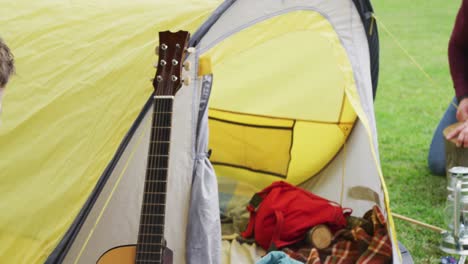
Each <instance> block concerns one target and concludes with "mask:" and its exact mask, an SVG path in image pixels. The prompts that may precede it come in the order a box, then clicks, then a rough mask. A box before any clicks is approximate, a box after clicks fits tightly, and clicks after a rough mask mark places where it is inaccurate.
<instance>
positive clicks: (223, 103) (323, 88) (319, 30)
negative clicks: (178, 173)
mask: <svg viewBox="0 0 468 264" xmlns="http://www.w3.org/2000/svg"><path fill="white" fill-rule="evenodd" d="M255 21H256V23H254V24H252V23H247V24H245V25H241V26H239V27H238V28H237V30H234V31H231V32H230V34H228V35H226V38H225V39H222V40H220V39H217V41H216V45H213V46H211V48H210V49H209V50H206V51H205V53H204V54H202V55H201V56H202V57H209V58H210V59H211V61H212V70H213V74H214V83H213V85H214V86H213V89H212V96H211V99H210V112H209V116H210V122H209V125H210V145H209V147H210V149H212V150H213V154H212V157H211V161H212V162H213V164H214V165H215V168H216V172H217V174H218V176H221V177H230V178H233V179H236V180H240V181H246V182H248V183H250V184H252V185H254V186H259V187H263V186H266V185H268V184H270V183H271V182H273V181H276V180H286V181H289V182H292V183H294V184H299V183H302V182H304V181H305V180H307V179H308V178H310V177H311V176H314V175H315V174H317V173H318V172H320V171H321V170H322V169H323V168H324V167H325V166H326V165H327V164H328V163H329V162H330V161H331V160H332V159H333V158H334V157H335V156H336V154H337V153H338V151H339V150H340V149H341V148H342V146H343V144H344V142H345V141H346V139H347V137H348V135H349V133H350V132H351V130H352V127H353V125H354V122H355V120H356V113H355V112H354V110H353V109H352V107H351V106H350V104H349V102H348V101H347V99H346V96H345V89H346V88H347V87H349V86H352V85H354V79H353V72H352V70H351V66H350V62H349V60H348V57H347V55H346V52H345V50H344V48H343V46H342V45H341V42H340V40H339V38H338V35H337V34H336V32H335V30H334V29H333V27H332V26H331V24H330V23H329V22H328V20H327V19H326V18H325V17H324V16H322V15H321V14H320V13H318V12H316V11H311V10H305V11H304V10H303V11H290V12H288V13H281V14H275V15H273V16H267V17H263V18H259V19H257V20H255ZM273 28H274V29H275V30H271V29H273ZM208 46H210V45H208ZM318 62H319V63H318Z"/></svg>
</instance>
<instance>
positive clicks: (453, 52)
mask: <svg viewBox="0 0 468 264" xmlns="http://www.w3.org/2000/svg"><path fill="white" fill-rule="evenodd" d="M448 53H449V63H450V73H451V75H452V80H453V85H454V87H455V94H456V96H457V98H458V99H459V100H460V99H461V98H464V97H468V0H463V3H462V6H461V7H460V10H459V11H458V15H457V19H456V21H455V27H454V28H453V32H452V37H451V38H450V42H449V50H448Z"/></svg>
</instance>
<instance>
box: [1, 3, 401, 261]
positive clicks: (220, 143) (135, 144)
mask: <svg viewBox="0 0 468 264" xmlns="http://www.w3.org/2000/svg"><path fill="white" fill-rule="evenodd" d="M353 3H354V4H353ZM353 3H351V2H350V1H345V0H339V1H319V0H315V1H299V0H297V1H296V0H294V1H293V0H285V1H275V3H271V2H268V1H260V0H258V1H247V0H238V1H234V0H232V1H225V2H224V3H223V4H222V5H221V7H218V6H219V4H221V3H220V1H215V0H191V1H189V0H178V1H149V0H138V1H131V2H129V1H121V0H118V1H105V0H99V1H66V2H63V1H62V2H57V1H52V0H41V1H34V2H33V3H32V2H31V1H24V0H18V1H14V2H8V3H2V8H1V9H0V34H1V36H2V37H3V38H4V39H5V41H6V42H7V43H8V44H9V45H10V46H11V48H12V51H13V53H14V54H15V59H16V65H17V75H16V76H15V77H14V78H13V79H12V82H11V83H10V84H9V86H8V89H7V92H6V96H5V100H4V112H3V115H2V124H1V125H0V157H1V158H0V181H1V182H2V184H1V185H0V186H1V187H0V188H1V192H0V193H1V198H2V199H0V209H1V210H2V211H3V212H4V213H2V214H1V216H0V259H1V260H2V262H5V263H43V262H44V261H46V260H47V261H48V263H56V262H62V261H63V262H64V263H90V262H89V261H95V259H96V256H99V255H100V254H102V253H103V250H104V248H107V249H109V248H111V247H112V246H111V244H112V243H113V244H119V243H121V244H122V243H132V241H134V240H135V239H136V236H135V235H136V231H135V228H137V227H138V218H139V214H138V212H139V209H140V207H139V206H140V203H141V197H140V196H135V197H133V198H129V196H130V195H131V194H132V193H135V188H140V187H142V182H143V176H144V168H145V161H146V160H145V157H146V155H147V150H146V149H147V148H148V142H149V135H148V131H149V123H150V114H151V113H150V111H149V109H150V106H151V100H149V101H148V98H149V97H150V95H151V92H152V89H153V88H152V86H151V82H150V81H149V80H150V78H152V77H153V76H154V71H155V70H154V68H153V67H152V65H153V63H154V62H155V61H156V60H157V57H156V56H155V55H154V48H155V46H156V45H157V43H158V40H157V32H158V31H163V30H168V29H171V30H179V29H184V30H188V31H190V32H192V33H194V32H196V29H198V31H197V33H195V34H194V35H193V38H192V42H191V44H192V46H194V47H195V48H196V52H195V53H194V54H193V55H192V56H191V57H190V59H189V60H190V61H191V62H192V67H191V68H192V69H191V70H189V71H188V72H187V74H188V75H189V76H190V77H189V78H191V79H192V80H194V82H192V84H190V85H189V88H193V89H188V88H187V89H185V90H184V89H182V91H183V92H182V93H181V95H179V97H181V98H182V99H180V100H179V101H180V102H185V103H186V104H185V105H189V106H190V107H196V108H190V107H188V109H189V110H193V109H197V110H198V109H199V105H198V104H199V103H200V98H198V97H199V95H200V93H201V92H202V91H203V83H204V81H202V79H201V77H199V76H200V75H204V74H206V73H212V74H213V79H212V80H209V86H210V87H211V85H212V92H211V98H210V103H209V129H210V137H209V148H210V149H212V150H213V152H212V155H211V157H210V161H211V162H212V163H213V165H214V169H215V172H216V174H217V176H218V180H219V182H220V184H221V183H222V182H223V181H224V180H225V179H231V180H234V181H239V182H242V183H245V184H246V185H249V186H250V187H252V188H253V189H255V190H259V189H261V188H263V187H265V186H266V185H268V184H269V183H271V182H273V181H276V180H286V181H289V182H291V183H294V184H301V185H302V186H303V187H304V188H307V189H309V190H311V191H313V192H315V193H317V194H320V195H322V196H324V197H327V198H328V199H331V200H335V201H337V202H339V203H341V204H342V205H343V206H349V207H353V209H354V210H355V212H356V213H357V214H360V213H362V212H364V211H366V210H368V209H369V208H370V207H371V206H372V205H374V204H378V205H380V206H381V207H382V208H385V209H386V214H387V215H388V216H389V217H388V220H389V223H390V226H392V221H391V217H390V215H389V214H388V212H389V211H388V210H389V204H388V197H387V193H386V188H385V184H384V182H383V177H382V174H381V170H380V165H379V161H378V150H377V138H376V135H377V133H376V130H375V120H374V115H373V105H372V98H373V90H374V89H375V87H376V79H377V76H376V71H377V70H376V65H375V62H376V61H375V58H376V57H377V58H378V54H377V53H376V48H375V45H376V41H377V31H376V25H375V24H374V23H373V19H372V16H369V14H371V12H372V9H371V7H370V5H369V2H368V1H367V0H362V1H361V0H357V1H354V2H353ZM366 12H367V13H366ZM203 22H205V23H203ZM203 60H205V61H206V60H210V61H211V70H207V67H206V66H203V65H202V66H200V67H198V66H199V65H198V63H199V61H203ZM203 71H209V72H203ZM180 104H182V103H180ZM177 107H179V106H177ZM180 107H182V106H180ZM177 109H179V108H177ZM180 109H181V110H178V112H180V115H179V116H180V117H178V118H177V120H176V124H177V126H180V127H181V129H180V130H178V131H185V132H180V133H179V132H178V134H181V135H180V136H181V138H183V139H180V140H178V141H177V143H175V144H176V146H173V147H174V148H175V149H176V150H180V152H176V153H181V154H180V155H178V156H177V157H176V158H174V160H176V161H177V162H178V163H177V164H181V165H177V167H174V168H173V169H171V170H172V171H174V173H177V174H182V175H186V176H187V177H188V178H184V179H179V182H177V183H173V186H179V187H177V188H179V189H177V191H174V193H177V195H178V196H177V197H174V199H173V201H171V203H174V204H171V205H167V207H168V208H171V209H173V208H179V209H180V210H179V209H178V210H169V211H170V212H169V213H168V216H166V223H167V222H168V221H167V220H168V219H169V220H170V219H174V218H176V216H172V214H173V213H174V214H175V213H176V212H177V211H183V212H184V213H182V217H181V218H183V219H182V220H180V219H179V220H174V222H176V223H177V224H179V226H178V229H185V225H186V224H187V219H186V216H187V215H188V214H189V208H188V207H189V206H188V204H189V201H190V191H191V181H192V180H191V176H192V174H191V173H192V171H193V170H194V169H193V167H194V164H196V161H194V160H197V157H196V155H194V154H193V153H191V152H190V146H192V145H196V144H197V143H196V139H195V138H194V137H192V136H193V135H194V134H197V133H199V131H198V130H197V129H198V128H199V127H198V126H199V124H202V125H203V126H206V124H205V123H203V122H201V121H200V120H201V119H203V118H201V119H198V117H197V115H194V114H193V111H185V112H184V111H183V110H182V109H183V108H180ZM176 113H177V111H176ZM135 120H136V121H135ZM184 124H185V126H187V124H190V125H189V126H188V129H187V130H184V129H185V127H184ZM175 128H176V127H174V128H173V129H175ZM202 134H203V136H204V137H207V131H203V132H202ZM173 147H171V148H173ZM172 163H175V162H172ZM174 166H175V165H174ZM135 175H142V176H141V177H140V176H135ZM174 188H176V187H174ZM356 190H358V191H356ZM221 191H224V190H222V188H221V187H220V192H221ZM236 191H239V192H245V189H244V190H233V192H236ZM251 194H252V193H251V192H247V195H251ZM192 199H193V197H192ZM177 202H178V203H177ZM119 206H127V207H125V210H124V211H122V210H121V209H122V208H120V207H119ZM182 207H183V208H182ZM119 212H120V215H117V214H118V213H119ZM135 223H136V227H135ZM173 229H175V228H173ZM116 230H118V231H119V232H117V233H120V234H122V237H119V235H118V234H117V233H116ZM171 232H173V233H171ZM390 232H391V233H392V234H393V235H395V230H393V229H392V228H390ZM169 233H171V234H176V235H175V236H174V237H178V238H179V240H180V241H173V240H172V238H171V239H169V240H168V243H169V245H171V246H172V247H173V248H175V249H178V253H177V254H179V255H180V256H176V260H181V261H185V253H184V252H185V251H186V249H185V247H184V244H183V242H184V241H185V231H179V230H177V231H174V230H172V231H169ZM392 242H393V243H394V245H395V243H396V239H395V237H394V236H393V239H392ZM109 243H110V244H109ZM133 243H134V242H133ZM104 244H105V245H104ZM99 245H102V247H103V248H100V247H99ZM104 251H105V250H104ZM181 252H183V253H181ZM176 262H177V261H176ZM394 263H401V261H400V257H399V255H398V247H394Z"/></svg>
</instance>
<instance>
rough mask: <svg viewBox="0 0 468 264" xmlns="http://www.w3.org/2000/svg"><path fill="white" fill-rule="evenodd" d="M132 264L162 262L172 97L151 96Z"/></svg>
mask: <svg viewBox="0 0 468 264" xmlns="http://www.w3.org/2000/svg"><path fill="white" fill-rule="evenodd" d="M154 98H155V100H154V108H153V121H152V126H151V136H150V144H149V153H148V163H147V169H146V178H145V186H144V193H143V202H142V208H141V215H140V228H139V232H138V243H137V252H136V263H137V264H140V263H148V261H149V260H151V263H162V258H163V250H164V248H165V246H166V245H165V240H164V216H165V209H166V191H167V175H168V165H169V150H170V139H171V126H172V106H173V101H174V96H155V97H154Z"/></svg>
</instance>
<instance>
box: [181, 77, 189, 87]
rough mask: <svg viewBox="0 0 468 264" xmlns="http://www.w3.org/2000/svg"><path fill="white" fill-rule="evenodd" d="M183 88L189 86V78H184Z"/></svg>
mask: <svg viewBox="0 0 468 264" xmlns="http://www.w3.org/2000/svg"><path fill="white" fill-rule="evenodd" d="M182 82H183V83H184V85H185V86H189V85H190V78H189V77H186V78H185V79H184V80H183V81H182Z"/></svg>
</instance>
